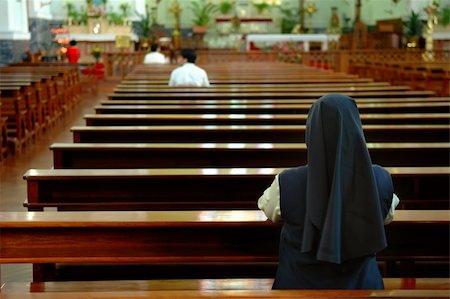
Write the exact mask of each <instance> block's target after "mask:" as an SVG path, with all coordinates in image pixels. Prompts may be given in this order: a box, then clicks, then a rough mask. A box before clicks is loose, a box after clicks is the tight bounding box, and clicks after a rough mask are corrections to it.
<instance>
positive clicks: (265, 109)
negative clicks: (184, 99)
mask: <svg viewBox="0 0 450 299" xmlns="http://www.w3.org/2000/svg"><path fill="white" fill-rule="evenodd" d="M112 102H113V101H112ZM310 108H311V105H310V104H263V105H251V106H247V105H245V104H244V105H237V104H236V105H235V104H230V105H189V106H185V105H182V104H178V105H114V103H112V105H97V106H95V111H96V113H97V114H164V113H168V114H307V113H308V111H309V109H310ZM449 108H450V102H448V101H446V102H431V103H421V102H419V103H364V104H359V105H358V109H359V111H360V113H448V112H449Z"/></svg>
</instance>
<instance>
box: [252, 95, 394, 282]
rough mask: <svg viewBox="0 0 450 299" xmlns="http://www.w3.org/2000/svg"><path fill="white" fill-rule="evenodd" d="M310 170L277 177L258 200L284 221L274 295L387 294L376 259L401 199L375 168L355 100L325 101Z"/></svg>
mask: <svg viewBox="0 0 450 299" xmlns="http://www.w3.org/2000/svg"><path fill="white" fill-rule="evenodd" d="M306 145H307V149H308V158H307V161H308V164H307V165H304V166H300V167H297V168H291V169H287V170H285V171H283V172H281V173H280V174H279V175H277V176H276V177H275V180H274V181H273V183H272V185H271V186H270V187H269V188H268V189H267V190H265V191H264V194H263V195H262V196H261V197H260V198H259V200H258V207H259V208H260V209H261V210H262V211H264V213H265V214H266V216H267V217H268V218H269V219H270V220H271V221H273V222H280V223H282V229H281V235H280V245H279V265H278V269H277V273H276V277H275V281H274V284H273V289H371V290H375V289H383V288H384V285H383V279H382V277H381V274H380V271H379V269H378V267H377V263H376V257H375V256H376V253H377V252H379V251H380V250H382V249H383V248H385V247H386V246H387V243H386V236H385V231H384V225H385V224H388V223H389V222H390V221H392V219H393V214H394V210H395V207H396V206H397V205H398V202H399V199H398V198H397V196H396V195H395V194H394V190H393V185H392V179H391V176H390V174H389V172H387V171H386V170H385V169H384V168H382V167H381V166H378V165H374V164H372V161H371V158H370V155H369V151H368V149H367V146H366V141H365V138H364V133H363V129H362V125H361V119H360V117H359V113H358V108H357V106H356V103H355V101H354V100H353V99H352V98H349V97H347V96H344V95H340V94H329V95H325V96H323V97H322V98H320V99H319V100H317V101H316V102H315V103H314V104H313V105H312V107H311V109H310V111H309V114H308V119H307V123H306Z"/></svg>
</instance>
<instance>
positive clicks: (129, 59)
mask: <svg viewBox="0 0 450 299" xmlns="http://www.w3.org/2000/svg"><path fill="white" fill-rule="evenodd" d="M145 54H147V53H146V52H141V51H140V52H129V53H126V52H106V53H104V54H103V63H104V64H105V78H107V79H108V78H109V79H110V78H124V77H125V76H126V75H127V74H129V73H130V72H131V71H132V70H133V69H134V67H135V66H136V65H139V64H142V63H143V61H144V57H145Z"/></svg>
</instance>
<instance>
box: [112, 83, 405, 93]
mask: <svg viewBox="0 0 450 299" xmlns="http://www.w3.org/2000/svg"><path fill="white" fill-rule="evenodd" d="M407 90H411V88H410V87H409V86H367V87H365V86H358V87H356V86H350V87H332V86H330V87H328V86H324V87H320V86H314V85H313V86H305V87H298V86H297V87H289V86H288V87H284V86H282V87H281V86H274V87H264V86H259V85H256V86H254V87H243V88H240V87H230V88H224V87H215V88H211V89H210V88H198V87H197V88H180V87H172V88H170V89H167V88H159V86H155V87H149V86H147V87H145V86H142V87H140V86H131V87H126V86H119V87H116V88H115V89H114V90H113V91H114V93H151V94H154V93H157V94H158V93H230V92H233V93H235V92H243V93H261V92H277V93H286V92H288V93H292V92H323V93H330V92H341V93H347V92H353V93H357V92H369V91H384V92H390V91H407Z"/></svg>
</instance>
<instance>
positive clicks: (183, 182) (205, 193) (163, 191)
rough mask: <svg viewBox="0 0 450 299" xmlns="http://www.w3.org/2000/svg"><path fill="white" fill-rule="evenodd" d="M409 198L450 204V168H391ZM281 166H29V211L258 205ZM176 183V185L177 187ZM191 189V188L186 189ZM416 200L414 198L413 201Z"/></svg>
mask: <svg viewBox="0 0 450 299" xmlns="http://www.w3.org/2000/svg"><path fill="white" fill-rule="evenodd" d="M386 169H387V170H388V171H390V173H391V175H392V178H393V181H394V189H395V192H396V193H397V194H398V196H399V197H400V198H401V199H403V201H405V202H409V201H411V202H410V203H411V204H414V203H415V202H414V201H426V200H430V202H429V203H431V204H433V205H436V206H439V207H440V208H446V209H448V206H449V190H448V180H449V174H450V168H449V167H386ZM281 171H282V168H182V169H167V168H166V169H162V168H157V169H48V170H46V169H30V170H28V171H27V173H25V174H24V179H25V180H26V181H27V189H28V201H27V202H26V203H25V204H24V205H25V207H27V208H28V209H29V210H30V211H31V210H37V211H39V210H43V208H44V207H58V209H59V210H77V209H79V210H105V209H106V210H152V209H155V210H176V209H191V210H192V209H236V208H246V209H254V208H256V200H257V199H258V198H259V197H260V196H261V194H262V192H263V191H264V190H265V189H266V188H267V187H268V186H269V185H270V184H271V182H272V181H273V178H274V176H275V174H277V173H280V172H281ZM175 186H176V188H175ZM187 190H188V191H187ZM413 200H414V201H413Z"/></svg>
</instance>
